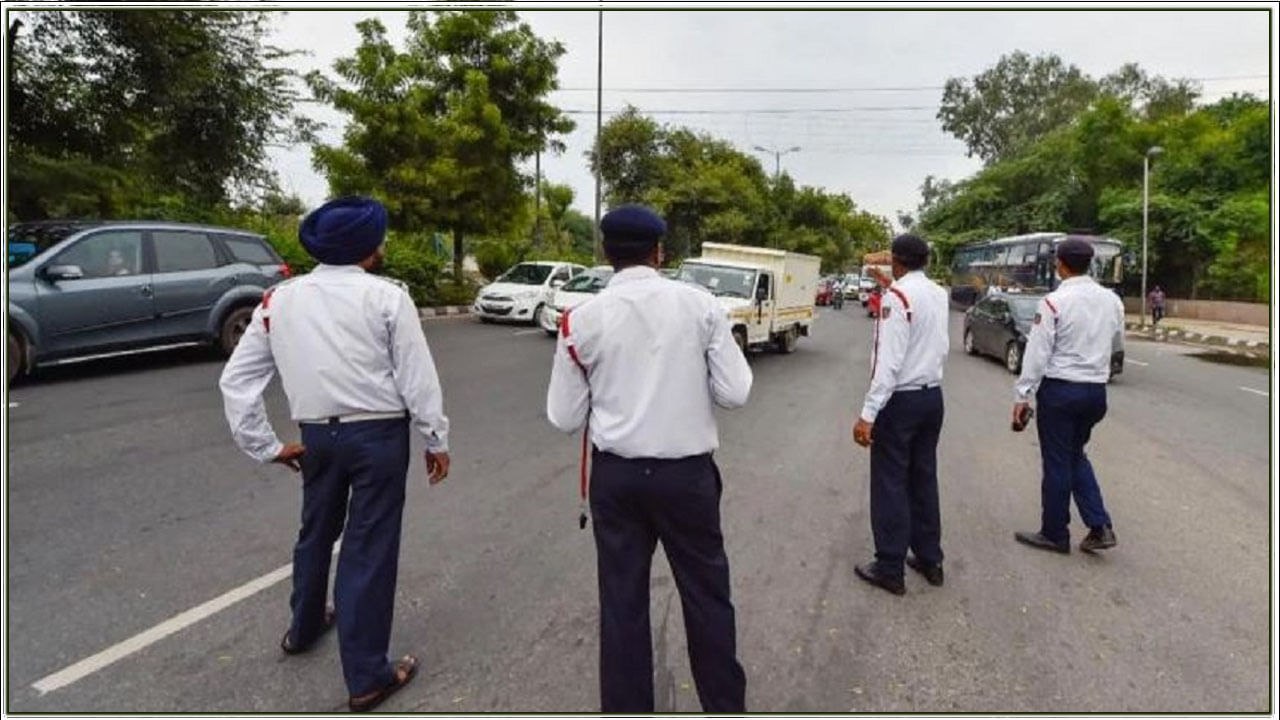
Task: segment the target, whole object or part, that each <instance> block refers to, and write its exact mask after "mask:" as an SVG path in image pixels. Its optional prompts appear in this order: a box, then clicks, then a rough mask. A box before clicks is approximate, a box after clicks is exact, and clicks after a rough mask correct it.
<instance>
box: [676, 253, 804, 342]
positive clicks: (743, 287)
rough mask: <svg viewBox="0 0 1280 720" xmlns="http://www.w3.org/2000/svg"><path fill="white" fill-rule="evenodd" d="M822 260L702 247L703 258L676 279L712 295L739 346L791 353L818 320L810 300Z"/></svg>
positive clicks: (685, 267) (684, 267)
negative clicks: (705, 290) (725, 317)
mask: <svg viewBox="0 0 1280 720" xmlns="http://www.w3.org/2000/svg"><path fill="white" fill-rule="evenodd" d="M821 266H822V260H821V259H820V258H818V257H815V256H813V255H802V254H800V253H793V252H787V251H785V250H773V249H770V248H761V247H750V246H746V245H725V244H721V243H703V244H702V256H701V257H697V258H690V259H688V260H685V261H684V264H683V265H681V266H680V275H679V277H680V279H681V280H685V281H687V282H693V283H696V284H698V285H701V286H702V287H704V288H706V289H707V290H709V291H711V293H712V294H713V295H715V296H716V297H717V298H718V299H719V301H720V304H721V306H722V307H724V309H725V313H726V314H727V315H728V316H729V322H730V324H731V325H732V327H733V337H734V339H735V340H737V342H738V347H740V348H742V350H743V352H746V350H747V349H748V348H759V347H763V346H766V345H773V346H775V347H776V348H777V349H778V350H780V351H781V352H784V353H789V352H792V351H794V350H795V349H796V343H797V342H798V341H799V339H800V337H801V336H808V335H809V332H810V329H811V328H812V326H813V322H814V320H815V319H816V318H817V311H816V310H815V308H814V297H816V291H817V287H818V277H819V273H820V270H821Z"/></svg>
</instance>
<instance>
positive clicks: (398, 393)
mask: <svg viewBox="0 0 1280 720" xmlns="http://www.w3.org/2000/svg"><path fill="white" fill-rule="evenodd" d="M277 369H278V370H279V372H280V380H281V383H282V384H283V385H284V392H285V394H286V395H287V396H288V398H289V410H290V415H291V416H292V418H293V419H294V420H295V421H299V422H306V421H325V420H327V419H328V418H330V417H334V416H343V415H353V414H361V413H397V412H404V411H405V410H406V409H407V410H408V411H409V414H410V416H411V417H412V418H413V421H414V426H415V427H416V428H417V429H418V430H419V432H421V433H422V434H423V436H424V437H425V438H426V440H427V448H428V449H429V450H431V451H432V452H443V451H445V450H447V449H448V433H449V420H448V418H446V417H445V415H444V410H443V398H442V396H441V392H440V381H439V378H438V377H437V375H436V367H435V363H434V362H433V361H432V359H431V351H430V350H429V349H428V348H427V339H426V336H425V335H423V332H422V322H421V320H420V318H419V317H418V310H417V308H416V307H415V306H414V304H413V299H412V298H411V297H410V296H409V293H408V291H407V290H406V289H405V288H404V286H403V285H401V284H399V283H397V282H396V281H394V280H390V279H387V278H383V277H378V276H376V275H371V274H369V273H366V272H365V271H364V270H363V269H362V268H360V267H359V266H356V265H318V266H317V267H316V268H315V269H314V270H312V271H311V272H310V273H308V274H306V275H303V276H301V277H299V278H295V279H293V280H289V281H286V282H284V283H281V284H280V285H277V286H275V287H274V288H272V290H271V291H270V294H269V295H268V296H267V297H266V298H265V299H264V301H263V304H262V305H259V306H258V307H257V308H256V309H255V310H254V312H253V318H252V319H251V320H250V322H249V327H248V329H247V330H245V333H244V337H242V338H241V339H240V343H239V344H238V345H236V349H235V352H234V353H232V354H231V359H230V360H228V361H227V366H226V368H224V369H223V371H222V380H221V381H220V383H219V384H220V386H221V388H222V396H223V404H224V407H225V410H226V415H227V422H228V423H229V424H230V425H231V433H232V435H233V436H234V437H235V441H236V444H237V445H239V446H240V448H241V449H242V450H244V451H245V452H246V453H248V454H249V455H250V456H251V457H254V458H256V459H258V460H260V461H262V462H269V461H270V460H272V459H273V458H275V456H276V455H277V454H279V452H280V450H281V448H282V447H283V445H282V444H281V443H280V440H279V439H278V438H277V437H276V434H275V432H274V431H273V430H272V429H271V424H270V422H269V421H268V420H267V412H266V408H265V406H264V404H263V401H262V393H263V392H264V391H265V390H266V388H267V384H268V383H270V382H271V378H272V376H273V375H274V374H275V372H276V370H277Z"/></svg>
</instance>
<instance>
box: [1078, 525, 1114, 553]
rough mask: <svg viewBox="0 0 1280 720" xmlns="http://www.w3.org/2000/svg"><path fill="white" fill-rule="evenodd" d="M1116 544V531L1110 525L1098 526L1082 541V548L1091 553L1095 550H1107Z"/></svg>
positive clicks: (1083, 550)
mask: <svg viewBox="0 0 1280 720" xmlns="http://www.w3.org/2000/svg"><path fill="white" fill-rule="evenodd" d="M1115 546H1116V531H1115V530H1112V529H1111V528H1109V527H1096V528H1093V529H1092V530H1090V531H1089V534H1088V535H1086V536H1085V537H1084V540H1081V541H1080V550H1081V551H1082V552H1087V553H1091V552H1093V551H1094V550H1106V549H1107V548H1113V547H1115Z"/></svg>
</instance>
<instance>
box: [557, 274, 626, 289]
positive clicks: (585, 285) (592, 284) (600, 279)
mask: <svg viewBox="0 0 1280 720" xmlns="http://www.w3.org/2000/svg"><path fill="white" fill-rule="evenodd" d="M611 277H613V271H612V270H588V271H586V272H584V273H582V274H581V275H579V276H578V277H576V278H574V279H572V280H570V281H569V282H567V283H565V284H564V287H562V288H560V289H561V290H564V291H566V292H581V293H598V292H600V291H601V290H602V289H604V286H605V285H608V284H609V278H611Z"/></svg>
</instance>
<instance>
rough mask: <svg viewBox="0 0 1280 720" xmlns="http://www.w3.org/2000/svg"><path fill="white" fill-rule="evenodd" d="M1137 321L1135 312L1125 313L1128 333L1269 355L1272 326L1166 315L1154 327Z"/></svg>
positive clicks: (1160, 339)
mask: <svg viewBox="0 0 1280 720" xmlns="http://www.w3.org/2000/svg"><path fill="white" fill-rule="evenodd" d="M1140 320H1141V318H1140V317H1139V316H1137V315H1126V316H1125V329H1126V330H1127V331H1128V332H1129V334H1130V335H1135V336H1138V337H1146V338H1150V339H1152V340H1159V341H1161V342H1182V343H1189V344H1192V345H1208V346H1212V347H1220V348H1225V349H1231V350H1237V351H1242V352H1247V353H1250V354H1261V355H1270V354H1271V329H1270V328H1267V327H1261V326H1258V325H1241V324H1238V323H1224V322H1215V321H1212V320H1190V319H1183V318H1171V317H1166V318H1165V319H1163V320H1161V321H1160V324H1159V325H1158V326H1155V327H1154V328H1153V327H1152V326H1151V323H1150V322H1148V323H1147V327H1146V328H1145V329H1144V328H1142V327H1141V323H1140Z"/></svg>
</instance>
